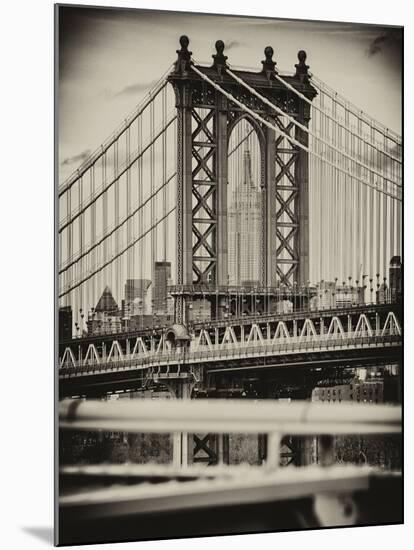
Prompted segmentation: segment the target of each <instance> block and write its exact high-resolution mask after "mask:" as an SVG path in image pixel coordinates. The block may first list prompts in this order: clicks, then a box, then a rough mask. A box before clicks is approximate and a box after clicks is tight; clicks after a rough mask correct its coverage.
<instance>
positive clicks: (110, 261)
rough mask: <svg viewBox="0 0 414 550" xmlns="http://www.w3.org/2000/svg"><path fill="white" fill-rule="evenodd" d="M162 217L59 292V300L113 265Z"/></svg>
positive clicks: (172, 209) (168, 213)
mask: <svg viewBox="0 0 414 550" xmlns="http://www.w3.org/2000/svg"><path fill="white" fill-rule="evenodd" d="M175 209H176V206H173V207H172V208H171V209H170V210H169V211H168V212H167V214H166V215H165V218H167V217H168V216H170V215H171V214H172V213H173V212H174V210H175ZM165 218H164V216H163V217H162V218H160V219H159V220H158V221H157V222H156V223H155V224H153V225H152V226H151V227H150V228H148V229H147V230H146V231H145V233H142V234H141V235H139V236H138V237H137V238H136V239H134V240H133V241H131V242H130V243H129V244H128V245H126V246H125V247H124V248H122V250H120V251H119V252H118V253H117V254H115V255H113V256H112V257H111V258H109V259H108V260H107V261H106V262H104V263H103V264H101V265H100V266H98V267H97V268H94V270H93V271H91V272H88V274H87V275H85V276H84V277H81V279H80V280H78V281H77V282H76V283H74V284H73V286H71V287H70V288H68V289H66V290H65V291H63V292H61V293H60V294H59V298H62V297H63V296H66V294H69V293H70V292H72V291H73V290H75V289H76V288H78V287H79V286H80V285H82V284H83V283H84V282H85V281H88V280H89V279H90V278H91V277H94V276H95V275H96V274H97V273H99V272H100V271H102V270H103V269H105V268H106V267H107V266H109V265H111V264H113V262H115V261H116V260H117V259H118V258H120V257H121V256H122V255H123V254H125V252H127V250H129V249H130V248H131V247H132V246H134V245H135V244H137V243H138V242H139V241H140V240H141V239H143V238H144V237H146V236H147V235H148V234H150V233H151V232H152V231H153V230H154V229H155V228H156V227H157V226H158V225H159V224H160V223H162V222H163V221H164V219H165Z"/></svg>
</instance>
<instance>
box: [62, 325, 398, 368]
mask: <svg viewBox="0 0 414 550" xmlns="http://www.w3.org/2000/svg"><path fill="white" fill-rule="evenodd" d="M280 340H281V341H280V342H272V341H270V342H269V341H264V342H260V341H257V342H255V343H252V342H238V343H237V344H218V345H214V346H213V349H206V350H197V351H185V352H183V351H180V352H178V351H175V352H172V351H171V350H169V352H168V353H166V352H165V351H164V350H163V348H162V347H161V350H160V352H148V353H142V354H135V355H132V354H130V355H123V356H122V357H121V356H120V357H117V358H116V359H113V360H106V359H104V358H103V359H99V360H96V359H95V360H92V359H91V360H88V362H87V364H85V361H80V362H79V361H77V362H76V363H77V364H76V365H75V366H65V365H64V364H62V365H61V367H60V369H59V376H60V377H62V378H64V377H71V376H81V375H88V374H100V373H104V372H110V371H118V370H119V371H122V370H134V369H150V368H162V367H165V368H167V369H169V367H174V366H177V367H178V366H180V365H181V366H183V367H185V366H188V364H189V363H205V362H217V363H219V362H227V361H231V360H240V359H244V360H245V359H248V358H251V357H272V356H275V357H277V356H284V355H293V354H295V353H319V352H325V351H334V350H351V349H366V348H386V347H392V346H401V343H402V336H401V335H397V334H389V333H388V334H375V335H372V336H359V337H355V336H354V333H351V334H349V333H344V335H343V336H341V337H332V336H328V335H323V336H312V337H290V338H281V339H280ZM204 347H205V348H207V346H204ZM287 366H288V365H287ZM172 372H173V371H171V373H172ZM179 372H180V371H177V370H175V371H174V374H179ZM159 373H161V371H160V370H159V371H158V374H159ZM168 373H169V370H166V371H164V374H168Z"/></svg>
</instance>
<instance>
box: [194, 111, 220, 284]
mask: <svg viewBox="0 0 414 550" xmlns="http://www.w3.org/2000/svg"><path fill="white" fill-rule="evenodd" d="M214 115H215V110H214V109H204V108H201V109H197V108H193V109H192V110H191V116H192V133H191V141H192V152H191V154H192V173H191V174H192V257H193V261H192V271H193V281H192V282H193V283H195V284H197V283H207V282H215V270H216V262H217V244H216V226H217V208H216V200H217V197H216V188H217V175H216V146H217V140H216V135H215V134H216V132H215V122H214Z"/></svg>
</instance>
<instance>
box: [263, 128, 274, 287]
mask: <svg viewBox="0 0 414 550" xmlns="http://www.w3.org/2000/svg"><path fill="white" fill-rule="evenodd" d="M275 149H276V139H275V133H274V131H273V130H271V129H270V128H266V156H265V158H266V165H265V185H266V187H265V189H264V197H265V198H264V208H263V210H264V211H265V212H264V216H263V241H264V243H263V245H264V246H263V255H264V268H265V273H264V280H263V284H264V285H265V286H267V287H274V286H276V278H277V271H276V247H275V235H276V200H275V197H276V179H275V178H276V167H275Z"/></svg>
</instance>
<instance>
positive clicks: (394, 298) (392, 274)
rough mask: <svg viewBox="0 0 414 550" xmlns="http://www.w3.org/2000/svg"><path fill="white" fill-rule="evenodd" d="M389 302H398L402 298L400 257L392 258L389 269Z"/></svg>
mask: <svg viewBox="0 0 414 550" xmlns="http://www.w3.org/2000/svg"><path fill="white" fill-rule="evenodd" d="M388 276H389V283H390V301H391V302H400V301H401V298H402V265H401V256H393V257H392V258H391V261H390V267H389V273H388Z"/></svg>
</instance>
